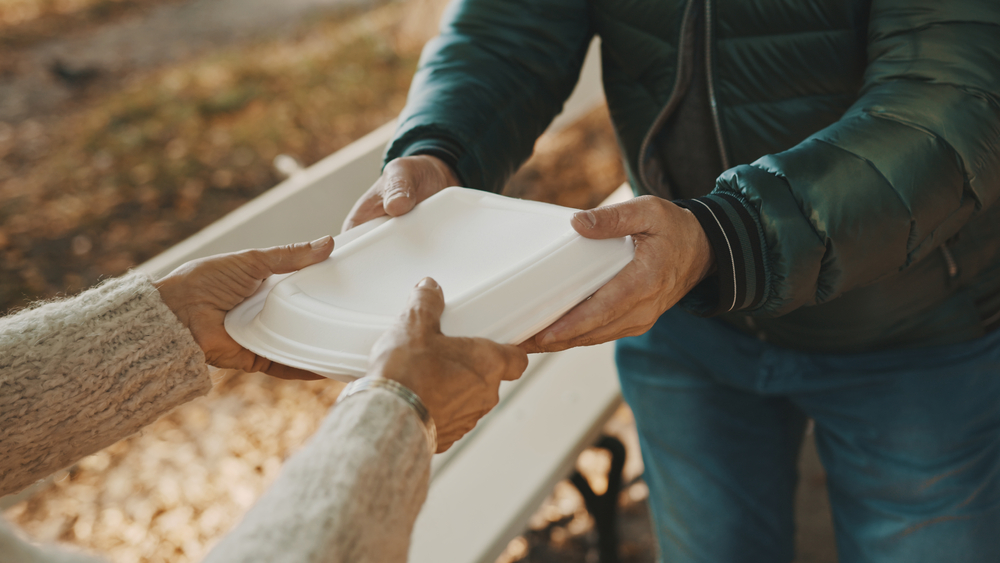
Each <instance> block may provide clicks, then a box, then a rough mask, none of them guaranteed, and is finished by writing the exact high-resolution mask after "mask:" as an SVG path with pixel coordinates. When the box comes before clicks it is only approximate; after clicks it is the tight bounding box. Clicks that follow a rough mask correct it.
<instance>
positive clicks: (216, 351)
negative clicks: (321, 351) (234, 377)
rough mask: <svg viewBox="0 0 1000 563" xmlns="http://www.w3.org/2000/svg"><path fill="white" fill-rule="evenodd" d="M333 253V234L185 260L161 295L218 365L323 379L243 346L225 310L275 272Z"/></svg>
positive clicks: (163, 284)
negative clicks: (227, 321)
mask: <svg viewBox="0 0 1000 563" xmlns="http://www.w3.org/2000/svg"><path fill="white" fill-rule="evenodd" d="M332 251H333V238H332V237H329V236H326V237H323V238H321V239H319V240H315V241H313V242H311V243H308V242H303V243H298V244H290V245H287V246H275V247H272V248H266V249H263V250H244V251H242V252H234V253H231V254H221V255H219V256H210V257H208V258H202V259H200V260H193V261H191V262H187V263H186V264H182V265H181V266H180V267H178V268H177V269H176V270H174V271H173V272H170V273H169V274H168V275H167V276H166V277H164V278H163V279H161V280H159V281H157V282H154V284H153V285H154V286H156V288H157V289H158V290H159V291H160V297H161V298H162V299H163V302H164V303H166V305H167V307H169V308H170V310H171V311H173V312H174V314H175V315H177V318H178V319H180V321H181V323H182V324H183V325H184V326H185V327H187V328H188V330H190V331H191V335H192V336H194V340H195V342H197V343H198V345H199V346H200V347H201V349H202V350H203V351H204V352H205V359H206V361H207V362H208V363H209V364H210V365H213V366H215V367H219V368H230V369H239V370H243V371H245V372H258V371H260V372H264V373H266V374H268V375H273V376H275V377H279V378H281V379H320V376H318V375H316V374H314V373H311V372H308V371H304V370H301V369H295V368H290V367H288V366H284V365H281V364H277V363H274V362H272V361H270V360H268V359H266V358H262V357H260V356H258V355H256V354H254V353H253V352H251V351H249V350H247V349H246V348H243V347H242V346H240V345H239V344H237V343H236V341H235V340H233V339H232V337H231V336H229V333H227V332H226V329H225V328H224V326H223V321H224V320H225V318H226V313H227V312H229V310H230V309H232V308H233V307H235V306H237V305H239V304H240V303H241V302H243V300H244V299H246V298H247V297H249V296H250V295H252V294H253V292H255V291H257V288H258V287H260V284H261V282H262V281H263V280H264V279H265V278H267V277H268V276H270V275H271V274H287V273H290V272H294V271H296V270H300V269H302V268H305V267H306V266H310V265H312V264H316V263H318V262H322V261H323V260H325V259H326V258H327V257H328V256H330V253H331V252H332Z"/></svg>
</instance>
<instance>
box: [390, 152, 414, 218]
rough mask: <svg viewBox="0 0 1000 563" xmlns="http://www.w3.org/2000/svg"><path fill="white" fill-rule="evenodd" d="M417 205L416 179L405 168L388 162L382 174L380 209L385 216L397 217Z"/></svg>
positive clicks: (396, 162) (396, 163)
mask: <svg viewBox="0 0 1000 563" xmlns="http://www.w3.org/2000/svg"><path fill="white" fill-rule="evenodd" d="M416 204H417V192H416V179H415V178H414V177H413V174H411V172H410V168H409V167H407V166H401V165H400V164H399V163H398V161H395V160H394V161H392V162H390V163H389V164H388V165H387V166H386V167H385V171H384V172H383V173H382V207H383V209H384V211H385V214H386V215H389V216H390V217H399V216H400V215H404V214H406V213H409V211H410V210H411V209H413V206H415V205H416Z"/></svg>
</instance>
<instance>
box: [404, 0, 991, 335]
mask: <svg viewBox="0 0 1000 563" xmlns="http://www.w3.org/2000/svg"><path fill="white" fill-rule="evenodd" d="M696 27H697V29H698V30H699V33H693V31H692V30H693V29H694V28H696ZM595 34H596V35H599V36H600V38H601V40H602V61H603V77H604V86H605V92H606V95H607V100H608V104H609V107H610V110H611V115H612V120H613V121H614V125H615V129H616V131H617V135H618V139H619V143H620V146H621V148H622V151H623V154H624V158H625V161H626V163H627V166H628V172H629V177H630V180H631V182H632V186H633V188H634V189H635V191H636V192H637V193H640V194H641V193H653V194H655V195H660V196H662V197H669V194H668V193H664V190H663V189H662V187H660V186H658V181H657V178H656V175H657V170H658V166H657V151H656V147H655V144H656V143H655V139H656V138H657V136H658V135H660V134H661V133H662V130H663V128H664V127H669V122H670V118H671V113H672V112H673V111H674V110H675V108H676V102H677V100H678V97H679V96H681V95H683V90H684V88H685V87H686V78H687V77H688V76H689V75H690V72H691V69H690V66H691V65H692V64H695V63H697V64H699V65H702V64H703V65H704V69H703V71H702V72H703V74H704V75H705V76H706V79H705V80H706V81H707V85H708V95H709V97H710V107H711V115H710V120H709V123H710V127H709V129H710V132H711V134H712V136H713V138H714V139H715V142H716V143H717V145H718V147H719V149H718V150H719V153H720V156H721V161H722V163H723V169H724V170H725V171H724V172H723V173H722V174H721V176H719V177H718V180H717V181H716V185H715V187H714V190H712V191H711V194H708V193H707V192H708V191H709V190H708V189H705V190H704V192H705V194H704V195H702V197H697V198H694V199H692V200H691V201H687V202H681V204H682V205H685V206H687V207H688V208H689V209H691V210H692V211H695V212H696V213H695V214H696V215H697V216H698V217H699V220H700V221H701V222H702V225H703V226H705V227H706V232H708V233H709V237H710V239H711V241H712V244H713V247H714V248H715V254H716V258H717V263H718V264H719V275H717V276H713V277H712V278H711V279H709V280H706V282H704V283H703V284H702V285H701V286H699V287H698V288H696V289H695V290H694V291H693V292H692V293H691V294H690V295H689V296H688V297H687V298H686V299H685V301H684V302H683V303H682V304H684V305H685V306H687V307H688V308H689V309H692V310H694V311H695V312H698V313H701V314H716V313H722V314H723V317H724V318H726V319H727V320H729V321H730V322H732V323H734V324H736V325H737V326H738V327H740V328H742V329H743V330H747V331H752V332H758V333H760V335H761V336H762V337H765V338H767V339H769V340H771V341H773V342H777V343H779V344H783V345H787V346H791V347H795V348H800V349H805V350H811V351H818V352H838V353H839V352H859V351H868V350H877V349H884V348H891V347H905V346H918V345H928V344H947V343H953V342H961V341H965V340H969V339H972V338H975V337H978V336H980V335H982V334H983V333H984V332H985V330H987V329H989V328H992V326H994V325H996V324H997V323H998V322H1000V316H998V313H997V311H998V310H1000V205H994V203H995V201H996V200H997V198H998V197H1000V2H997V1H996V0H948V1H941V0H868V1H864V0H797V1H790V0H761V1H759V2H746V1H743V0H589V1H587V0H454V1H453V2H452V4H451V5H450V7H449V9H448V11H447V12H446V14H445V17H444V21H443V23H442V27H441V35H440V36H439V37H437V38H436V39H434V40H432V41H431V42H430V43H429V44H428V45H427V47H426V48H425V51H424V54H423V57H422V59H421V63H420V68H419V70H418V72H417V74H416V76H415V78H414V81H413V85H412V87H411V91H410V97H409V100H408V103H407V106H406V108H405V109H404V111H403V114H402V116H401V117H400V121H399V129H398V131H397V134H396V138H395V140H394V141H393V143H392V144H391V145H390V148H389V150H388V152H387V155H386V160H387V161H388V160H391V159H392V158H395V157H398V156H402V155H407V154H419V153H430V154H436V155H439V156H442V157H443V158H445V160H446V161H448V162H449V163H451V164H452V165H453V166H454V167H455V168H456V170H457V172H458V174H459V176H460V177H461V178H462V179H463V181H464V182H465V183H466V184H467V185H469V186H471V187H476V188H480V189H487V190H492V191H499V190H500V189H501V188H502V187H503V185H504V183H505V181H506V180H507V178H508V177H509V176H510V175H511V174H512V173H513V172H514V171H515V170H516V169H517V167H518V166H520V165H521V163H522V162H523V161H524V160H525V159H526V158H527V157H528V156H529V155H530V154H531V151H532V148H533V144H534V141H535V139H536V138H537V137H538V136H539V135H540V134H541V133H542V132H543V131H544V129H545V128H546V126H547V125H548V123H549V122H550V121H551V119H552V118H553V117H554V116H555V115H556V114H557V113H558V112H559V111H560V109H561V107H562V104H563V102H564V100H565V99H566V97H567V96H568V95H569V93H570V92H571V90H572V88H573V86H574V84H575V81H576V79H577V76H578V74H579V71H580V68H581V65H582V62H583V58H584V55H585V53H586V50H587V47H588V44H589V42H590V40H591V38H592V37H593V36H594V35H595ZM695 39H697V40H698V42H699V43H698V44H699V45H702V50H701V53H702V55H701V56H700V57H701V58H700V59H693V58H692V57H691V55H690V53H691V51H692V50H693V47H692V45H693V44H694V41H695ZM692 61H694V62H692ZM698 68H701V67H698ZM706 107H707V106H706ZM699 195H701V194H699ZM710 231H711V232H710ZM750 315H752V316H753V318H752V319H751V317H750Z"/></svg>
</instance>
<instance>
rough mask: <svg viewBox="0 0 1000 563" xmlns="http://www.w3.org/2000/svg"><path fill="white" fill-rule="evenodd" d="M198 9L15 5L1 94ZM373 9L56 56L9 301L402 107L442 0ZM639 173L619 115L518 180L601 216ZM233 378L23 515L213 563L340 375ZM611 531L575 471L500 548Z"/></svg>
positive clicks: (582, 125)
mask: <svg viewBox="0 0 1000 563" xmlns="http://www.w3.org/2000/svg"><path fill="white" fill-rule="evenodd" d="M188 1H190V0H0V50H2V51H0V91H2V86H3V81H4V80H7V82H11V81H12V80H14V79H16V78H17V76H19V75H18V73H21V72H28V70H26V67H27V66H28V65H29V64H33V63H32V62H31V61H32V60H33V59H31V57H30V56H29V54H30V52H31V49H33V47H34V46H36V45H39V44H42V43H43V42H45V41H51V40H54V38H59V37H62V36H65V35H73V34H76V35H81V34H83V35H86V34H87V33H91V32H92V31H93V32H95V33H96V32H97V31H99V30H102V29H106V28H107V27H108V26H113V25H118V24H121V23H122V22H125V23H127V22H129V21H131V20H129V18H134V19H141V18H143V17H145V15H147V14H149V13H151V12H152V11H153V10H154V9H156V8H158V7H161V6H170V5H180V4H183V3H184V2H188ZM201 1H202V3H204V2H205V1H206V0H201ZM368 4H369V6H368V7H367V8H365V9H362V8H358V7H355V8H346V9H341V10H336V11H332V12H330V13H327V14H325V15H324V14H320V15H315V16H313V17H310V18H308V19H307V20H306V21H305V22H304V23H302V24H301V25H296V26H295V27H294V28H293V29H291V30H290V31H289V30H285V31H283V32H282V33H280V34H277V35H271V36H263V37H255V38H252V39H249V40H241V41H239V42H238V43H233V44H230V45H223V46H214V47H213V48H212V49H208V50H204V51H202V52H198V53H195V54H194V55H192V56H188V57H182V58H181V59H178V60H173V59H170V60H167V59H162V60H160V61H159V63H157V64H155V65H149V66H143V67H136V68H130V69H128V72H124V71H120V70H119V71H116V72H115V73H111V72H108V71H106V70H104V69H97V70H94V69H90V68H86V67H69V68H64V67H63V66H61V65H58V64H56V63H57V62H58V61H55V60H53V61H47V62H46V65H48V66H47V67H46V68H45V69H44V72H45V73H47V74H46V76H45V78H44V80H51V81H53V84H55V85H57V86H58V87H59V88H61V91H62V92H63V95H62V96H61V97H57V98H54V99H55V100H56V102H58V103H56V105H51V104H50V105H49V106H44V107H43V106H30V105H29V106H28V107H29V109H30V107H36V110H35V111H34V113H31V111H28V112H27V113H26V114H24V115H21V116H20V117H17V118H9V119H7V120H6V121H4V120H3V118H0V311H7V310H10V309H12V308H17V307H19V306H22V305H24V304H26V303H28V302H30V301H31V300H34V299H38V298H47V297H52V296H56V295H59V294H67V293H74V292H76V291H79V290H81V289H83V288H85V287H88V286H90V285H92V284H93V283H95V282H96V281H97V280H98V279H100V278H103V277H108V276H115V275H120V274H121V273H123V272H125V271H126V270H127V269H128V268H130V267H132V266H135V265H137V264H139V263H141V262H143V261H144V260H147V259H149V258H151V257H152V256H155V255H156V254H157V253H159V252H161V251H163V250H164V249H166V248H168V247H170V246H171V245H173V244H176V243H177V242H179V241H181V240H183V239H184V238H186V237H187V236H189V235H191V234H193V233H195V232H196V231H198V230H199V229H201V228H203V227H204V226H206V225H208V224H209V223H211V222H212V221H214V220H216V219H218V218H219V217H221V216H222V215H224V214H225V213H227V212H229V211H231V210H233V209H235V208H236V207H238V206H239V205H241V204H242V203H245V202H246V201H248V200H250V199H252V198H253V197H255V196H257V195H259V194H261V193H263V192H264V191H266V190H267V189H269V188H270V187H272V186H274V185H275V184H276V183H277V182H279V181H280V179H281V177H280V175H279V174H278V173H277V172H276V171H275V170H274V167H273V164H272V162H273V160H274V158H275V157H276V156H278V155H281V154H286V155H290V156H292V157H294V158H296V159H297V160H299V161H300V162H302V163H303V164H306V165H308V164H311V163H313V162H316V161H317V160H319V159H321V158H323V157H325V156H326V155H328V154H330V153H332V152H334V151H336V150H337V149H339V148H342V147H343V146H345V145H347V144H349V143H350V142H352V141H353V140H355V139H357V138H359V137H360V136H362V135H363V134H365V133H367V132H369V131H371V130H373V129H375V128H376V127H378V126H380V125H382V124H383V123H385V122H386V121H388V120H390V119H392V118H393V117H395V116H396V115H397V114H398V112H399V110H400V109H401V108H402V105H403V103H404V101H405V95H406V90H407V88H408V85H409V82H410V78H411V76H412V73H413V70H414V68H415V66H416V61H417V57H418V55H419V46H420V45H421V44H422V43H423V41H424V40H426V38H427V35H429V33H431V32H432V30H433V28H434V20H435V19H436V17H437V13H439V10H440V8H441V6H442V4H443V3H442V1H441V0H406V1H405V2H402V1H399V2H386V1H379V0H373V1H372V2H369V3H368ZM29 70H30V69H29ZM12 77H13V78H12ZM2 103H3V100H0V105H2ZM53 103H55V102H53ZM37 108H43V109H37ZM53 108H55V109H53ZM2 109H3V108H0V110H2ZM11 111H13V110H11ZM0 115H3V113H2V111H0ZM11 115H14V113H11ZM623 181H624V173H623V171H622V167H621V163H620V160H619V156H618V152H617V146H616V143H615V140H614V136H613V133H612V131H611V128H610V124H609V122H608V116H607V112H606V110H605V109H603V108H602V109H599V110H597V111H595V112H593V113H592V114H591V115H588V116H586V117H585V118H584V119H583V120H581V121H580V122H579V123H577V124H576V125H575V126H572V127H570V128H568V129H565V130H563V131H561V132H559V133H558V134H553V135H546V136H544V137H543V138H542V139H540V140H539V142H538V144H537V146H536V153H535V155H534V156H533V157H532V159H531V160H530V161H529V162H528V163H527V164H526V165H525V166H524V167H523V168H522V170H521V171H520V172H518V174H517V175H516V176H515V177H514V178H513V179H512V180H511V182H510V183H509V185H508V187H507V190H506V193H507V194H508V195H513V196H516V197H526V198H531V199H538V200H543V201H551V202H555V203H560V204H563V205H568V206H572V207H580V208H587V207H593V206H594V205H596V204H598V203H599V202H600V201H601V200H602V199H603V198H604V197H605V196H606V195H607V194H608V193H610V192H611V191H612V190H614V189H615V188H616V187H617V186H618V185H620V184H621V182H623ZM219 377H220V378H221V379H222V382H221V383H220V384H219V385H217V386H216V388H215V389H214V390H213V391H212V393H211V394H210V395H209V396H208V397H205V398H202V399H199V400H197V401H194V402H192V403H190V404H188V405H186V406H184V407H181V408H179V409H177V410H175V411H174V412H173V413H171V414H169V415H168V416H166V417H164V418H163V419H161V420H160V421H158V422H157V423H155V424H153V425H151V426H150V427H148V428H147V429H146V430H144V431H143V432H142V433H140V434H139V435H136V436H133V437H131V438H128V439H126V440H123V441H122V442H120V443H118V444H116V445H114V446H112V447H110V448H108V449H106V450H104V451H102V452H99V453H97V454H95V455H93V456H90V457H88V458H86V459H84V460H83V461H82V462H80V463H79V464H78V465H77V466H76V467H74V468H72V469H70V470H69V471H67V472H64V473H62V474H60V475H58V476H57V477H56V479H55V480H54V481H52V482H50V483H48V484H45V485H44V486H42V487H41V489H40V490H39V491H38V492H37V493H36V494H34V495H33V496H31V498H30V499H29V500H26V501H23V502H19V503H17V504H15V505H13V506H12V507H11V508H9V509H7V510H6V511H5V516H6V517H7V518H9V519H10V520H12V521H13V522H14V523H15V524H17V525H19V526H21V527H23V528H24V530H26V532H27V533H28V534H29V535H30V536H31V537H32V538H35V539H37V540H39V541H46V542H48V541H58V542H63V543H65V544H68V545H71V546H76V547H77V548H80V549H85V550H87V551H91V552H94V553H100V554H102V555H104V556H106V557H108V558H110V560H111V561H113V562H120V563H126V562H127V563H134V562H168V561H169V562H177V563H184V562H193V561H198V560H199V559H200V558H201V556H202V555H204V553H205V552H206V551H207V550H208V549H209V548H210V547H211V545H213V543H214V542H215V541H216V540H217V539H218V538H219V537H221V535H222V534H224V533H225V531H226V530H228V529H229V528H231V527H232V526H233V525H234V524H235V523H236V522H237V521H238V520H239V518H240V517H241V515H242V514H243V512H244V511H245V510H246V509H247V507H249V506H250V504H252V503H253V501H254V500H255V499H256V497H257V496H258V495H259V494H260V493H261V491H263V490H264V488H265V487H266V486H267V485H268V484H269V483H270V482H271V481H272V480H273V479H274V477H275V476H276V475H277V473H278V471H279V470H280V467H281V464H282V461H283V460H284V459H285V458H286V457H287V456H288V455H290V454H291V453H292V452H294V451H295V450H296V449H298V448H299V447H300V446H301V444H302V443H303V442H304V441H305V440H306V439H307V437H308V436H309V435H310V434H311V433H312V432H313V430H314V429H315V428H316V426H317V425H318V423H319V421H320V420H321V419H322V417H323V415H324V413H325V412H326V410H327V409H328V408H329V406H330V405H331V404H332V403H333V401H334V400H335V398H336V396H337V393H338V392H339V391H340V388H341V386H340V384H338V383H335V382H330V381H319V382H281V381H276V380H273V379H270V378H267V377H265V376H262V375H259V374H249V375H248V374H231V373H226V374H219ZM629 417H630V415H629V413H628V411H627V409H624V410H623V411H622V412H620V413H619V414H618V415H617V416H616V417H615V419H614V420H613V421H612V423H611V425H610V426H609V428H608V431H609V432H611V433H613V434H615V435H618V436H620V437H621V438H622V439H623V441H624V442H625V443H626V445H627V447H628V448H629V456H630V461H629V464H630V465H629V466H628V467H627V469H626V473H627V474H626V480H627V481H628V483H629V486H628V487H626V488H625V490H624V491H623V493H622V495H621V499H620V507H621V510H622V531H621V535H622V551H621V553H622V561H623V563H639V562H648V561H653V558H654V552H655V547H654V545H653V540H652V536H651V534H650V528H649V521H648V514H647V511H646V505H645V496H646V494H647V492H646V489H645V485H644V484H643V483H642V481H641V480H638V476H639V474H640V473H641V462H639V461H638V460H639V455H638V448H637V444H636V440H635V437H634V426H633V425H632V424H631V422H630V418H629ZM578 466H579V469H580V470H581V471H582V472H583V473H584V474H585V475H586V476H587V477H588V480H589V481H590V482H591V484H592V486H593V487H594V489H595V490H598V491H599V490H600V489H601V486H602V485H601V480H602V479H603V478H604V477H603V476H602V472H603V471H606V468H607V466H608V460H607V459H606V457H605V456H604V454H603V453H602V452H601V451H598V450H588V452H585V454H584V455H583V456H581V458H580V461H579V464H578ZM809 483H810V486H813V487H814V488H817V489H818V488H821V487H822V482H821V481H819V482H816V481H815V480H813V481H810V482H809ZM594 534H595V533H594V531H593V523H592V521H591V519H590V516H589V515H588V514H587V512H586V510H585V509H584V507H583V503H582V499H581V497H580V496H579V494H578V493H577V492H576V491H575V489H574V488H573V487H572V485H570V484H569V483H568V482H562V483H560V484H559V485H558V486H557V487H556V489H555V491H553V494H552V496H551V497H550V498H549V499H548V500H547V501H546V503H545V504H544V505H543V506H542V507H541V508H540V510H539V511H538V513H537V514H536V515H535V516H534V517H533V518H532V520H531V522H530V527H529V530H528V531H527V532H526V533H525V535H523V536H521V537H518V538H516V539H515V540H514V541H512V542H511V543H510V545H509V546H508V548H507V550H506V552H505V553H504V554H503V556H502V557H501V559H500V561H502V562H513V561H532V562H536V563H543V562H544V563H562V562H569V561H587V562H590V561H596V556H597V554H596V550H595V540H596V538H595V536H594ZM812 560H813V559H808V558H807V559H803V561H812ZM823 560H824V559H822V558H818V559H816V561H823Z"/></svg>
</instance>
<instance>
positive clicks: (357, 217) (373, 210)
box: [341, 182, 385, 232]
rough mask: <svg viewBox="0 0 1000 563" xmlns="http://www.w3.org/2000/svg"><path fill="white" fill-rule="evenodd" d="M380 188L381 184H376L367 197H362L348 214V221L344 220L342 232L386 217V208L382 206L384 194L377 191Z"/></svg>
mask: <svg viewBox="0 0 1000 563" xmlns="http://www.w3.org/2000/svg"><path fill="white" fill-rule="evenodd" d="M378 187H379V184H378V182H376V183H375V185H374V186H372V187H371V188H369V189H368V191H367V192H365V195H363V196H361V199H359V200H358V201H357V202H355V203H354V207H352V208H351V212H350V213H348V214H347V219H344V225H343V226H342V227H341V232H344V231H349V230H351V229H353V228H354V227H357V226H358V225H362V224H364V223H367V222H368V221H371V220H372V219H378V218H379V217H382V216H384V215H385V206H384V205H382V192H381V191H379V190H378V189H377V188H378Z"/></svg>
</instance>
